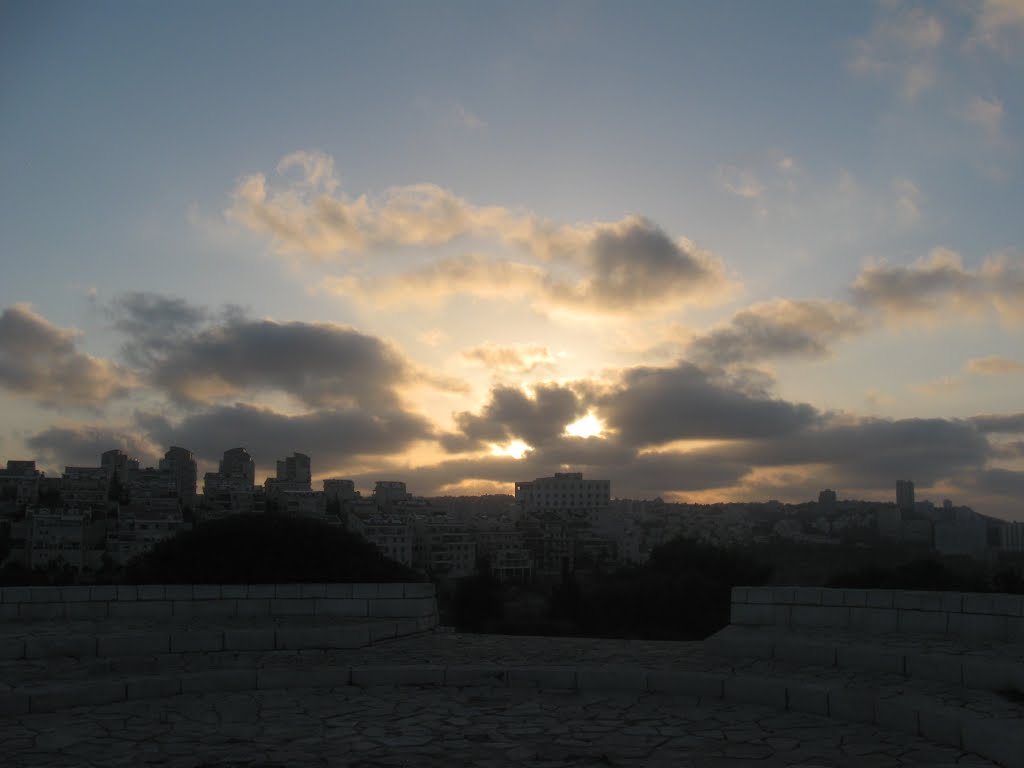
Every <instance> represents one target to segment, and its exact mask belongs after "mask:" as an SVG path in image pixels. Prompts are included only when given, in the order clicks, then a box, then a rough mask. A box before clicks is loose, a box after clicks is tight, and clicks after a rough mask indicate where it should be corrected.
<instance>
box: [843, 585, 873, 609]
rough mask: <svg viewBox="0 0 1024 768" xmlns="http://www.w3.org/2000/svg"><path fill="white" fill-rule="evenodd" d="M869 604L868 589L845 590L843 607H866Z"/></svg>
mask: <svg viewBox="0 0 1024 768" xmlns="http://www.w3.org/2000/svg"><path fill="white" fill-rule="evenodd" d="M867 604H868V591H867V590H866V589H844V590H843V605H849V606H856V607H858V608H863V607H866V606H867Z"/></svg>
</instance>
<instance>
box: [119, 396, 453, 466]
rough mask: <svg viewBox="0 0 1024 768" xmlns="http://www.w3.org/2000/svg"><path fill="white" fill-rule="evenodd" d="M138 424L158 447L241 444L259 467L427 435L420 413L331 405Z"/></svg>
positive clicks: (382, 452)
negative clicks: (302, 410)
mask: <svg viewBox="0 0 1024 768" xmlns="http://www.w3.org/2000/svg"><path fill="white" fill-rule="evenodd" d="M138 421H139V425H140V427H141V428H142V429H143V430H144V431H145V432H146V433H147V434H148V435H149V437H150V438H151V439H152V440H153V441H155V442H157V443H159V444H160V445H183V446H186V447H188V448H189V450H191V451H193V452H194V453H195V454H196V455H197V456H199V457H201V458H203V459H207V460H209V461H214V460H217V459H219V458H220V457H221V455H222V454H223V452H224V451H225V450H226V449H227V448H230V447H231V446H232V445H244V446H245V447H246V448H247V449H248V450H249V452H250V453H251V454H252V455H253V458H254V459H255V460H256V463H257V465H258V466H260V467H270V466H272V465H273V462H274V461H275V460H276V459H278V458H280V457H281V456H284V455H286V454H288V453H291V452H292V451H301V452H303V453H306V454H308V455H310V456H312V457H313V460H314V462H315V466H316V469H317V471H322V470H324V469H328V470H334V469H338V468H343V467H344V465H345V463H346V462H349V461H351V460H353V459H354V458H355V457H360V456H388V455H391V454H395V453H399V452H401V451H402V450H403V449H404V448H406V447H408V446H409V445H411V444H412V443H413V442H415V441H417V440H422V439H428V438H430V437H432V436H433V427H432V426H431V425H430V424H429V423H428V422H427V421H426V420H425V419H424V418H422V417H420V416H417V415H415V414H410V413H406V412H403V411H400V410H390V411H382V412H376V413H374V412H370V411H367V410H366V409H363V408H357V407H352V408H332V409H323V410H316V411H310V412H307V413H303V414H298V415H289V414H284V413H279V412H277V411H274V410H272V409H270V408H263V407H258V406H254V405H245V404H242V403H237V404H235V405H230V406H217V407H214V408H211V409H209V410H206V411H204V412H202V413H195V414H191V415H189V416H186V417H185V418H184V419H182V420H180V421H178V422H171V421H170V420H168V419H166V418H164V417H162V416H159V415H154V414H140V415H139V417H138Z"/></svg>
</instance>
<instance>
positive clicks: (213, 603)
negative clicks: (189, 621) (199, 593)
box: [174, 600, 238, 618]
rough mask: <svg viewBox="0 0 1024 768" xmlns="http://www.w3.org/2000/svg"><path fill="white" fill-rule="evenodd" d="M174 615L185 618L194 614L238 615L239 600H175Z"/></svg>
mask: <svg viewBox="0 0 1024 768" xmlns="http://www.w3.org/2000/svg"><path fill="white" fill-rule="evenodd" d="M174 615H175V616H181V617H184V618H191V617H193V616H237V615H238V601H237V600H175V601H174Z"/></svg>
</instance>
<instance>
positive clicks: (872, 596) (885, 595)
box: [866, 589, 892, 608]
mask: <svg viewBox="0 0 1024 768" xmlns="http://www.w3.org/2000/svg"><path fill="white" fill-rule="evenodd" d="M866 591H867V593H868V594H867V598H868V603H867V604H868V608H892V590H890V589H869V590H866Z"/></svg>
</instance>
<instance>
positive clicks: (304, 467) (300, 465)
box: [277, 453, 312, 488]
mask: <svg viewBox="0 0 1024 768" xmlns="http://www.w3.org/2000/svg"><path fill="white" fill-rule="evenodd" d="M277 479H278V480H279V481H282V482H288V483H301V484H305V486H306V487H307V488H308V487H309V484H310V482H311V481H312V472H311V470H310V460H309V456H307V455H306V454H304V453H296V454H293V455H291V456H288V457H287V458H284V459H278V460H277Z"/></svg>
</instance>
